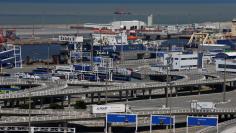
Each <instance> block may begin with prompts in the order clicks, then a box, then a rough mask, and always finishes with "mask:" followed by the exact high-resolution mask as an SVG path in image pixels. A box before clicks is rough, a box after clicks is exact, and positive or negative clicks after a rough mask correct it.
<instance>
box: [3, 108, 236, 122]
mask: <svg viewBox="0 0 236 133" xmlns="http://www.w3.org/2000/svg"><path fill="white" fill-rule="evenodd" d="M32 112H33V113H34V111H32ZM26 113H27V112H26ZM38 113H44V112H43V111H41V112H40V111H38ZM53 113H54V114H53ZM131 113H135V114H137V115H139V116H141V117H142V116H150V115H151V114H158V115H164V114H170V113H171V114H173V115H183V114H207V115H210V114H230V113H236V108H217V109H215V110H200V111H194V110H191V109H174V110H171V111H170V110H169V109H165V110H156V111H138V112H135V111H133V112H131ZM45 114H49V115H42V116H33V117H31V122H34V123H37V122H45V121H47V122H52V121H76V120H78V121H84V120H97V119H103V118H104V117H105V114H101V115H92V114H89V113H88V112H73V111H72V112H59V113H58V112H57V111H52V112H50V113H49V112H48V111H47V112H46V113H45ZM28 120H29V119H28V117H6V118H4V117H3V118H2V120H1V121H0V124H20V123H27V122H28Z"/></svg>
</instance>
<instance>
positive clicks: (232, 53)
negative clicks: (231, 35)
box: [216, 52, 236, 58]
mask: <svg viewBox="0 0 236 133" xmlns="http://www.w3.org/2000/svg"><path fill="white" fill-rule="evenodd" d="M232 56H235V57H236V52H224V53H218V54H216V58H228V57H232Z"/></svg>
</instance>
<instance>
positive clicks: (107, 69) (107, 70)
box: [105, 61, 109, 104]
mask: <svg viewBox="0 0 236 133" xmlns="http://www.w3.org/2000/svg"><path fill="white" fill-rule="evenodd" d="M108 63H109V62H108V61H107V63H106V80H105V86H106V92H105V103H106V104H107V89H108V88H107V85H108V84H107V82H108V73H109V68H108V67H109V64H108Z"/></svg>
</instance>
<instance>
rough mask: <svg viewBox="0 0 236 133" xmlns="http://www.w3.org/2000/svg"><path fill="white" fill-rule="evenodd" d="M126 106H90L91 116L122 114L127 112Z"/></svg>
mask: <svg viewBox="0 0 236 133" xmlns="http://www.w3.org/2000/svg"><path fill="white" fill-rule="evenodd" d="M128 108H129V107H128V106H127V105H125V104H106V105H92V106H91V113H92V114H105V113H124V112H127V111H128Z"/></svg>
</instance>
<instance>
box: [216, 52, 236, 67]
mask: <svg viewBox="0 0 236 133" xmlns="http://www.w3.org/2000/svg"><path fill="white" fill-rule="evenodd" d="M215 66H216V71H221V72H223V71H226V72H236V52H226V53H219V54H217V55H216V59H215Z"/></svg>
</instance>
